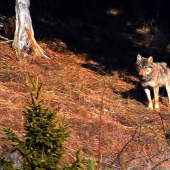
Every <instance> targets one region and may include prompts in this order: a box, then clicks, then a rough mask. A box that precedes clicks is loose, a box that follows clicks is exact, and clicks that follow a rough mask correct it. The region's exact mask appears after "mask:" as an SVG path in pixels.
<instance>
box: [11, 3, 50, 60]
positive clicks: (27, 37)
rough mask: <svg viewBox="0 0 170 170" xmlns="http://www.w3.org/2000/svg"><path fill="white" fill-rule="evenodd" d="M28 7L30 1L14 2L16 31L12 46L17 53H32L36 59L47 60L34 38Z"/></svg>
mask: <svg viewBox="0 0 170 170" xmlns="http://www.w3.org/2000/svg"><path fill="white" fill-rule="evenodd" d="M29 6H30V0H16V6H15V11H16V29H15V34H14V41H13V44H12V46H13V47H14V48H16V49H18V50H19V52H34V54H35V55H37V56H38V57H43V58H49V57H48V56H46V54H45V51H44V50H43V49H42V48H41V47H40V46H39V45H38V43H37V42H36V40H35V38H34V31H33V28H32V20H31V15H30V11H29Z"/></svg>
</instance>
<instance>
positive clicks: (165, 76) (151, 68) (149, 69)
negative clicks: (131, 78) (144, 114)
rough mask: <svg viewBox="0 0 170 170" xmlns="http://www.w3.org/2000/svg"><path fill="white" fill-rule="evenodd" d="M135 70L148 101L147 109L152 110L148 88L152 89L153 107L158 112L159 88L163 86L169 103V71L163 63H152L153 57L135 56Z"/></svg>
mask: <svg viewBox="0 0 170 170" xmlns="http://www.w3.org/2000/svg"><path fill="white" fill-rule="evenodd" d="M136 70H137V72H138V74H139V80H140V83H141V85H142V86H143V88H144V91H145V93H146V96H147V99H148V108H149V109H151V110H152V109H153V103H152V100H151V94H150V88H153V92H154V99H155V105H154V108H155V109H156V110H157V111H159V87H162V86H165V87H166V91H167V94H168V99H169V103H170V69H169V68H168V67H167V64H166V63H164V62H158V63H154V62H153V57H152V56H150V57H149V58H145V57H142V56H141V55H140V54H138V55H137V61H136Z"/></svg>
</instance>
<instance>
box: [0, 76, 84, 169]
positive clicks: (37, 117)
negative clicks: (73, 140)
mask: <svg viewBox="0 0 170 170" xmlns="http://www.w3.org/2000/svg"><path fill="white" fill-rule="evenodd" d="M27 78H28V79H29V82H30V85H31V86H28V85H25V86H26V88H27V89H28V90H29V92H30V94H31V101H30V102H28V106H27V107H26V108H24V111H23V113H24V117H25V122H24V129H25V131H24V132H23V135H24V138H25V140H24V141H23V140H21V139H19V137H18V136H17V135H16V134H15V133H14V132H13V131H12V130H11V129H10V128H4V129H3V131H5V133H6V134H7V136H8V137H7V139H8V140H10V141H12V142H13V146H12V152H15V151H18V152H19V153H20V155H21V156H22V165H23V166H22V169H24V170H58V169H61V168H59V166H58V163H59V161H60V159H61V157H62V154H63V151H64V142H65V141H66V140H67V138H68V136H69V132H67V125H66V124H65V123H64V122H62V123H59V122H58V121H55V118H56V112H54V111H51V110H50V109H49V108H48V107H46V106H44V104H43V101H42V100H40V97H41V87H42V84H39V83H38V77H36V78H35V80H33V79H32V78H31V77H30V75H28V76H27ZM79 155H80V152H79V151H78V152H77V153H76V160H75V162H73V163H72V165H70V166H69V165H64V168H63V169H74V170H76V169H79V168H81V163H83V162H84V161H83V160H81V159H80V157H79ZM6 166H8V167H10V168H8V169H11V167H12V162H9V161H7V160H5V159H4V158H2V157H1V158H0V167H1V168H3V169H4V170H5V167H6ZM13 169H15V168H14V167H13ZM11 170H12V169H11Z"/></svg>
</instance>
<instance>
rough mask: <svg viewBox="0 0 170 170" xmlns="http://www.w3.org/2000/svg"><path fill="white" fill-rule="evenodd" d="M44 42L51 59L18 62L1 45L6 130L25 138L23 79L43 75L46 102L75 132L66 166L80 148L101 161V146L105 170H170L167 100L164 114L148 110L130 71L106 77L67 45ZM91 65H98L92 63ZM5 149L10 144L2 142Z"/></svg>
mask: <svg viewBox="0 0 170 170" xmlns="http://www.w3.org/2000/svg"><path fill="white" fill-rule="evenodd" d="M39 43H40V45H41V46H42V48H43V49H44V50H45V51H46V52H47V54H48V55H49V56H50V57H51V58H52V59H51V60H49V61H47V60H39V59H36V58H35V57H34V56H29V57H27V58H26V57H25V58H24V57H23V58H22V59H20V60H17V59H16V58H17V54H16V52H15V51H13V50H12V49H11V48H9V47H8V46H6V45H3V44H0V89H1V90H0V127H1V128H3V127H5V126H7V125H8V126H10V127H12V128H13V130H14V131H15V132H16V133H17V134H18V135H20V136H21V137H22V131H23V117H22V116H23V114H22V108H21V106H25V105H26V101H27V100H28V99H29V93H28V92H27V91H26V89H25V87H24V85H23V83H25V81H26V80H25V77H24V75H25V74H26V73H27V72H29V73H30V74H31V75H32V76H35V75H39V77H40V78H41V80H42V81H43V82H44V87H43V100H44V101H47V102H48V103H49V106H50V107H51V108H52V109H53V110H57V111H58V118H59V119H60V118H64V119H65V121H66V122H68V124H69V128H70V130H71V132H72V133H71V136H70V138H69V140H68V143H67V144H66V150H65V153H64V155H63V157H64V159H63V162H65V163H66V162H67V163H69V162H70V161H72V160H74V152H75V151H76V150H77V149H79V148H80V149H81V150H82V157H84V158H87V159H89V158H96V159H97V158H98V156H99V149H98V147H99V145H100V148H101V153H102V167H103V169H104V167H111V169H122V168H123V167H126V168H127V169H151V168H154V167H155V168H158V169H163V168H167V167H169V166H170V162H169V147H168V143H167V141H166V139H165V136H164V130H166V126H168V125H169V123H170V121H169V120H170V119H169V118H170V116H169V110H168V108H167V107H166V100H165V98H164V97H161V99H162V100H161V113H158V112H154V111H148V110H147V109H146V104H145V101H146V98H145V96H144V94H143V90H142V89H141V88H140V86H139V82H138V79H137V77H134V76H131V75H128V74H127V73H126V71H113V72H112V75H107V74H105V75H101V74H99V73H97V72H94V71H91V70H89V69H86V68H84V67H82V64H86V60H85V58H86V54H80V53H78V54H76V55H75V54H74V53H73V52H70V51H69V50H67V47H66V45H65V44H64V43H63V42H61V41H56V42H55V46H56V48H57V47H58V48H60V49H61V48H62V49H63V50H62V52H54V51H52V50H51V49H50V48H49V47H48V46H50V43H48V42H47V44H49V45H47V44H45V43H42V42H39ZM50 47H51V46H50ZM63 51H64V52H63ZM88 62H89V63H92V64H93V65H97V64H98V63H95V62H93V61H92V60H90V61H88ZM102 98H103V99H102ZM101 102H102V103H103V104H102V108H103V109H102V110H101ZM100 116H101V120H100ZM100 126H101V128H100ZM100 130H101V141H99V132H100ZM0 134H1V137H3V134H2V133H0ZM0 145H1V146H3V145H8V143H5V142H4V141H3V140H0Z"/></svg>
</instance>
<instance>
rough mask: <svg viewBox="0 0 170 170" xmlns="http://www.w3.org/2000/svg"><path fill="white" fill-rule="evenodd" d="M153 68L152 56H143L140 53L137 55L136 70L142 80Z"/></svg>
mask: <svg viewBox="0 0 170 170" xmlns="http://www.w3.org/2000/svg"><path fill="white" fill-rule="evenodd" d="M152 69H153V57H152V56H150V57H149V58H144V57H142V56H141V55H140V54H138V55H137V61H136V70H137V72H138V74H139V78H140V79H142V80H144V79H145V77H146V76H147V75H149V74H150V73H151V72H152Z"/></svg>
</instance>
